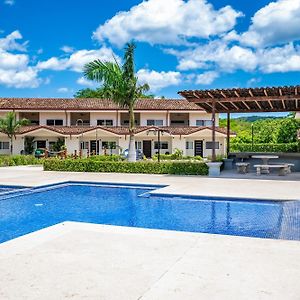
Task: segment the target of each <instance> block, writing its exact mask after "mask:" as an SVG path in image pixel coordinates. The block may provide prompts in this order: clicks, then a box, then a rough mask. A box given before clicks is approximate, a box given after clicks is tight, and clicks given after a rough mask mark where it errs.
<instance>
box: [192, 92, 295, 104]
mask: <svg viewBox="0 0 300 300" xmlns="http://www.w3.org/2000/svg"><path fill="white" fill-rule="evenodd" d="M187 99H188V101H190V102H198V103H201V102H202V103H205V102H207V101H211V98H201V99H196V98H189V97H187ZM213 99H215V100H216V101H217V103H220V102H242V101H246V102H248V101H250V102H252V101H268V100H270V101H282V100H295V99H300V95H299V94H297V95H285V96H269V97H265V96H258V97H240V98H237V97H231V98H226V99H225V98H213Z"/></svg>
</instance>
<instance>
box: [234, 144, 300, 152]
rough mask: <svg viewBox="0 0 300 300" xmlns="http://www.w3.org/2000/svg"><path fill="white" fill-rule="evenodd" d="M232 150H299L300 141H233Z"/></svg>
mask: <svg viewBox="0 0 300 300" xmlns="http://www.w3.org/2000/svg"><path fill="white" fill-rule="evenodd" d="M230 151H231V152H299V151H300V146H299V143H297V142H296V143H286V144H253V148H252V144H246V143H245V144H243V143H232V144H231V146H230Z"/></svg>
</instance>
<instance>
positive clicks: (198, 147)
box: [194, 141, 203, 157]
mask: <svg viewBox="0 0 300 300" xmlns="http://www.w3.org/2000/svg"><path fill="white" fill-rule="evenodd" d="M194 149H195V151H194V155H195V156H197V155H200V156H201V157H203V141H195V147H194Z"/></svg>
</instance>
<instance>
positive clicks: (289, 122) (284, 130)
mask: <svg viewBox="0 0 300 300" xmlns="http://www.w3.org/2000/svg"><path fill="white" fill-rule="evenodd" d="M298 129H299V123H298V121H297V120H296V119H293V118H286V119H283V120H282V121H281V123H280V127H279V129H278V133H277V143H293V142H296V141H297V131H298Z"/></svg>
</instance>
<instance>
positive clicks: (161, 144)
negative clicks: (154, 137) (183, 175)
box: [154, 142, 169, 150]
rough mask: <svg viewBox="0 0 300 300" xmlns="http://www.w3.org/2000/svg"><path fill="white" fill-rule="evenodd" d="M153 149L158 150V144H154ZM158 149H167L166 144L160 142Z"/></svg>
mask: <svg viewBox="0 0 300 300" xmlns="http://www.w3.org/2000/svg"><path fill="white" fill-rule="evenodd" d="M154 149H155V150H157V149H158V142H154ZM160 149H169V145H168V142H160Z"/></svg>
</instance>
